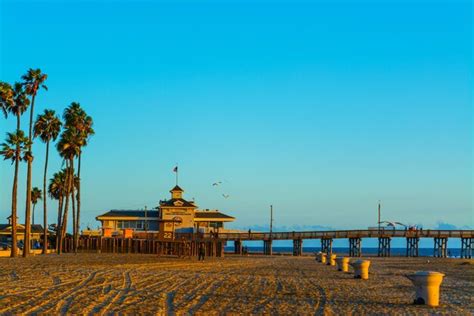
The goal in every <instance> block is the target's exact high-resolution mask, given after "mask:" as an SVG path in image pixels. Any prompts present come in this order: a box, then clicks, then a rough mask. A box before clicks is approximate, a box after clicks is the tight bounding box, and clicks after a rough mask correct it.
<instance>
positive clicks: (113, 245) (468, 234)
mask: <svg viewBox="0 0 474 316" xmlns="http://www.w3.org/2000/svg"><path fill="white" fill-rule="evenodd" d="M366 238H377V239H378V252H377V253H378V256H379V257H390V255H391V239H392V238H405V239H406V256H407V257H418V255H419V251H418V245H419V241H420V239H421V238H431V239H433V256H434V257H441V258H445V257H447V256H448V247H447V242H448V239H449V238H458V239H460V240H461V258H472V257H473V244H474V243H473V240H474V230H430V229H428V230H386V229H385V230H380V231H379V230H336V231H304V232H272V233H269V232H268V233H267V232H252V233H214V234H201V233H198V234H176V235H175V236H174V239H167V240H162V239H159V238H158V237H157V236H155V235H151V236H149V238H124V237H119V236H118V237H86V236H81V238H80V239H79V247H78V252H98V253H144V254H157V255H171V256H179V257H182V256H190V257H192V256H197V255H198V250H199V248H203V249H204V250H205V253H206V256H210V257H221V256H224V247H225V246H226V245H228V244H229V243H231V242H233V243H234V254H238V255H240V254H243V243H244V241H262V243H263V254H264V255H272V254H273V252H272V244H273V241H274V240H291V241H293V255H294V256H301V255H302V254H303V243H304V240H315V239H319V240H320V241H321V251H322V252H325V253H332V245H333V241H334V240H335V239H347V240H348V242H349V256H350V257H361V256H362V242H363V239H366ZM72 245H73V240H72V238H67V239H66V240H65V244H64V248H63V251H64V252H72V251H73V247H72Z"/></svg>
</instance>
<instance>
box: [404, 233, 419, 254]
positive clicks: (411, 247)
mask: <svg viewBox="0 0 474 316" xmlns="http://www.w3.org/2000/svg"><path fill="white" fill-rule="evenodd" d="M419 241H420V238H419V237H407V257H418V242H419Z"/></svg>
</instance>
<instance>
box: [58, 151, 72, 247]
mask: <svg viewBox="0 0 474 316" xmlns="http://www.w3.org/2000/svg"><path fill="white" fill-rule="evenodd" d="M68 167H69V163H68V161H67V160H66V170H67V172H66V178H65V181H66V194H65V197H66V201H65V202H64V212H63V219H62V221H61V237H60V240H59V249H58V254H61V252H62V250H63V244H64V238H65V237H66V227H67V216H68V213H69V192H70V191H71V187H70V184H71V181H70V180H69V178H70V172H69V168H68Z"/></svg>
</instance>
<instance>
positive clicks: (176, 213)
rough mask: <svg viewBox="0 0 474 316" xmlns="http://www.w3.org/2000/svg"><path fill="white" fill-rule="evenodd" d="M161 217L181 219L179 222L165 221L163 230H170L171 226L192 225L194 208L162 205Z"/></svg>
mask: <svg viewBox="0 0 474 316" xmlns="http://www.w3.org/2000/svg"><path fill="white" fill-rule="evenodd" d="M161 212H162V219H164V220H173V219H174V220H181V223H166V224H165V225H164V231H167V232H172V231H173V228H174V229H178V228H188V227H194V208H190V207H188V208H186V207H162V208H161Z"/></svg>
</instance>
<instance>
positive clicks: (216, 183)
mask: <svg viewBox="0 0 474 316" xmlns="http://www.w3.org/2000/svg"><path fill="white" fill-rule="evenodd" d="M219 184H222V181H217V182H214V183H213V184H212V186H213V187H217V186H218V185H219Z"/></svg>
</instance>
